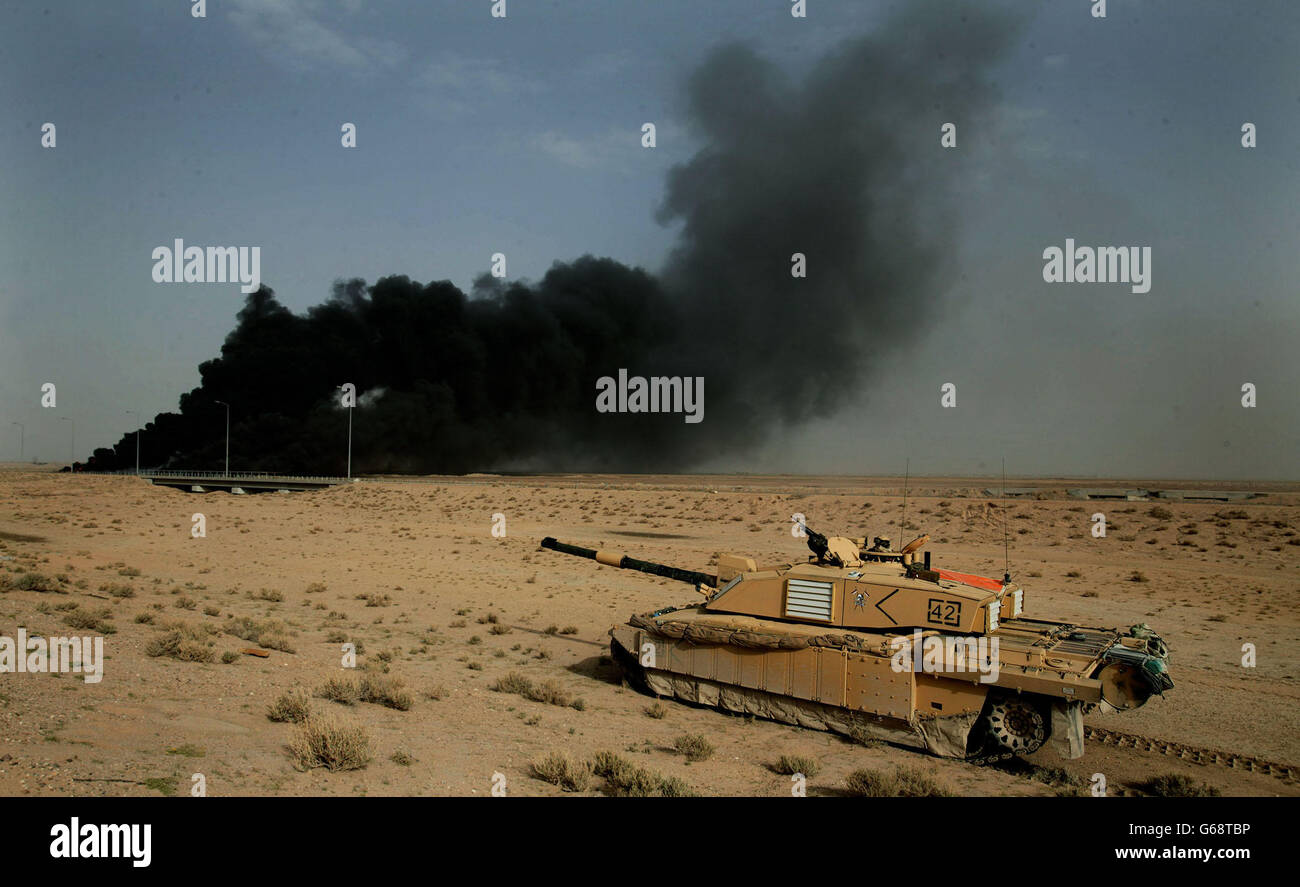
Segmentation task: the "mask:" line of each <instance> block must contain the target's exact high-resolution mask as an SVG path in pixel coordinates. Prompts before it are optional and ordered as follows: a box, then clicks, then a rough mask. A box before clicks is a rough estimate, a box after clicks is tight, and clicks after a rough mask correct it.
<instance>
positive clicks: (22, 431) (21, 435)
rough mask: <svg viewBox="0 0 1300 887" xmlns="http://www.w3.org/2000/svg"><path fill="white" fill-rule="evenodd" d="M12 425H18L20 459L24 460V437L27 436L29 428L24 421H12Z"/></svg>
mask: <svg viewBox="0 0 1300 887" xmlns="http://www.w3.org/2000/svg"><path fill="white" fill-rule="evenodd" d="M9 424H10V425H17V426H18V461H19V462H21V461H23V438H24V437H26V436H27V429H26V428H25V427H23V423H22V422H10V423H9Z"/></svg>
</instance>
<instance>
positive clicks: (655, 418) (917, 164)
mask: <svg viewBox="0 0 1300 887" xmlns="http://www.w3.org/2000/svg"><path fill="white" fill-rule="evenodd" d="M920 6H921V4H907V5H906V7H905V9H904V11H903V12H901V13H900V14H899V15H898V16H897V17H895V18H893V19H892V20H891V21H889V22H888V23H887V24H886V26H884V27H883V28H881V29H880V30H879V31H877V32H874V33H872V34H871V35H869V36H866V37H862V38H858V39H855V40H851V41H848V42H846V43H844V44H842V45H841V46H840V47H838V48H837V49H835V50H834V51H832V52H830V53H829V54H828V55H827V56H826V57H825V58H823V59H821V60H820V61H819V62H818V63H817V64H816V65H815V66H814V67H813V69H812V70H811V72H810V73H809V74H808V76H807V77H806V79H804V80H803V82H801V83H797V84H796V83H791V82H789V81H788V80H787V77H786V76H785V75H784V74H783V72H782V71H780V70H778V69H777V68H776V67H775V66H774V65H772V64H771V63H770V62H768V61H765V60H764V59H762V58H761V57H759V56H758V55H756V54H755V53H754V52H753V51H752V50H751V49H749V48H747V47H745V46H740V45H731V46H724V47H721V48H719V49H717V50H715V51H714V52H713V53H712V54H711V55H710V56H709V57H708V58H707V59H706V60H705V62H704V63H703V64H702V65H701V66H700V67H699V68H698V69H697V70H696V71H695V72H694V73H693V74H692V75H691V76H690V78H689V80H688V83H687V92H686V99H687V101H686V110H687V114H688V119H689V122H690V124H691V127H692V129H693V130H694V131H695V133H696V134H697V135H698V137H699V138H700V140H701V142H702V144H703V147H702V148H701V149H700V150H699V152H698V153H697V154H696V155H695V156H694V157H693V158H692V159H691V160H690V162H688V163H686V164H684V165H681V166H678V167H676V168H674V169H673V170H672V171H671V172H670V174H669V176H668V181H667V186H666V193H665V197H664V200H663V204H662V206H661V207H660V209H659V218H660V220H661V221H662V222H664V223H678V224H680V225H681V234H680V238H679V241H678V245H677V247H676V248H675V249H674V251H673V252H672V254H671V256H670V258H669V261H668V262H667V265H666V267H665V268H664V270H663V272H662V274H661V275H660V276H659V277H658V278H656V277H654V276H652V275H650V274H648V273H646V272H645V271H643V270H641V269H637V268H629V267H627V266H625V265H622V264H620V263H619V262H616V261H614V260H611V259H596V258H592V257H590V256H585V257H583V258H581V259H578V260H577V261H574V262H571V263H557V264H556V265H554V266H553V267H552V268H551V270H550V271H549V272H547V274H546V275H545V276H544V277H543V278H542V279H541V281H539V282H537V283H511V284H504V283H502V282H500V281H494V280H492V279H491V278H488V277H484V278H482V279H480V280H479V281H477V282H476V284H475V288H474V291H473V293H472V294H471V295H469V296H467V295H466V294H464V293H463V292H461V291H460V290H459V289H458V288H456V287H455V286H453V285H452V284H450V283H448V282H445V281H443V282H439V283H430V284H427V285H421V284H418V283H415V282H412V281H410V280H409V279H407V278H406V277H387V278H383V279H381V280H379V281H378V282H377V283H375V284H374V285H373V286H369V287H368V286H367V285H366V284H365V283H364V282H363V281H360V280H352V281H348V282H346V283H339V284H336V285H335V289H334V293H333V295H332V297H331V298H330V299H329V300H328V301H327V302H326V303H325V304H323V305H320V306H317V307H315V308H312V309H311V310H310V311H308V312H307V314H306V315H305V316H298V315H294V314H293V313H291V312H290V311H288V310H287V309H285V308H284V307H283V306H281V305H280V304H279V303H278V302H277V301H276V300H275V298H274V296H273V294H272V293H271V292H270V291H269V290H266V289H263V290H261V291H259V292H257V293H254V294H252V295H250V296H249V297H248V301H247V304H246V305H245V307H244V309H243V310H242V311H241V312H240V314H239V318H238V325H237V327H236V328H235V330H234V331H233V332H232V333H231V334H230V335H229V337H228V338H227V340H226V342H225V344H224V346H223V347H222V351H221V357H220V358H218V359H216V360H212V361H209V362H207V363H205V364H203V365H202V366H201V367H200V368H199V369H200V375H201V378H202V383H201V385H200V386H199V387H198V388H196V389H194V390H193V391H191V392H189V393H188V394H186V395H184V396H183V397H182V398H181V404H180V413H179V414H164V415H161V416H159V417H157V419H156V420H155V422H154V423H152V424H151V425H150V426H149V428H148V429H147V431H146V434H145V435H144V444H145V453H144V456H143V461H144V462H145V464H150V465H156V464H172V465H177V466H183V467H187V468H200V467H202V468H219V467H221V464H222V456H223V448H224V437H223V429H224V425H223V423H224V408H223V407H221V406H220V405H218V404H217V403H216V401H218V400H224V401H229V402H230V403H231V404H232V405H233V412H232V422H233V431H232V440H235V441H237V442H238V443H237V445H235V446H234V448H233V451H232V468H238V469H265V470H293V471H318V472H323V473H338V472H341V471H342V469H343V459H344V455H343V445H342V436H343V435H344V434H345V433H346V431H345V429H346V422H347V417H346V416H345V415H344V414H343V412H342V411H341V410H340V409H339V408H338V406H337V403H338V392H337V391H335V390H334V386H335V385H338V384H340V383H342V382H345V381H350V382H353V383H355V384H356V386H357V389H358V391H359V392H367V391H371V392H376V393H374V394H372V395H371V396H370V398H368V399H367V400H366V401H364V402H363V405H362V406H360V407H358V409H357V412H356V414H355V444H354V461H353V465H354V470H355V471H359V472H398V471H401V472H463V471H472V470H487V469H500V468H510V467H517V468H530V469H542V468H555V469H615V470H635V471H647V470H664V469H676V468H684V467H689V466H690V465H692V464H694V463H698V462H699V461H701V460H703V459H706V458H715V457H717V456H718V455H719V454H721V453H728V452H738V451H740V450H743V449H744V448H746V447H750V446H754V445H757V444H759V443H761V442H762V441H763V440H764V439H765V437H766V436H767V435H768V434H769V433H770V432H771V431H773V430H775V429H776V428H778V427H780V426H781V425H783V424H792V423H798V422H800V421H803V420H806V419H809V418H813V417H819V416H825V415H829V414H831V413H833V412H834V411H835V410H836V409H837V408H838V407H840V406H842V405H843V404H844V403H845V402H846V401H848V400H851V399H856V397H857V396H858V395H859V394H861V393H862V392H863V391H864V389H865V390H869V386H870V380H871V369H872V368H873V366H875V365H876V364H877V362H878V361H880V360H883V359H887V358H888V356H889V355H890V353H891V352H893V351H894V350H895V349H897V348H899V347H902V346H905V345H906V343H907V342H908V341H909V339H910V337H911V334H912V333H913V332H914V331H916V330H918V329H919V328H920V327H922V325H924V324H925V321H926V316H927V313H928V312H929V311H931V310H933V308H934V306H935V304H936V300H937V299H938V298H939V296H940V294H941V293H942V291H943V289H944V288H945V286H946V285H947V284H948V283H949V282H950V278H951V262H950V258H951V252H952V250H953V249H954V232H953V231H952V230H951V223H950V222H949V221H948V218H949V215H948V214H946V213H945V211H944V209H945V195H946V194H947V193H948V191H949V186H950V185H951V182H952V178H953V176H954V175H956V174H957V171H958V170H959V169H960V161H959V160H957V159H955V158H954V157H953V156H952V154H953V153H954V152H949V154H948V155H947V156H945V154H944V152H943V149H941V148H940V147H939V128H940V126H941V124H943V123H945V122H954V123H956V124H957V126H958V132H959V138H960V133H961V131H962V128H963V123H965V122H967V121H972V120H978V118H979V117H980V116H982V115H986V114H988V113H991V109H992V103H993V99H994V97H995V96H994V90H993V87H991V85H990V84H989V81H988V77H989V73H988V72H989V69H990V67H991V65H992V64H993V63H995V62H996V61H997V60H998V59H999V58H1000V57H1001V55H1002V53H1003V51H1004V50H1005V49H1006V47H1007V46H1008V45H1009V43H1010V42H1011V41H1012V39H1013V34H1012V30H1013V26H1012V25H1011V23H1010V22H1009V21H1007V20H1005V19H1004V18H1002V17H1001V16H997V15H995V14H993V13H990V12H987V11H975V10H974V9H973V8H966V7H961V6H958V5H956V4H941V5H940V4H935V5H933V6H931V5H929V4H926V10H925V11H921V10H920V9H919V7H920ZM796 252H799V253H803V254H805V255H806V257H807V263H808V276H807V278H805V279H795V278H792V277H791V273H790V269H791V256H792V254H793V253H796ZM623 367H625V368H627V369H628V370H629V372H630V373H631V374H639V375H645V376H654V375H664V376H702V377H704V380H705V410H704V415H705V418H704V421H703V422H702V423H700V424H687V423H685V422H683V420H682V416H681V415H680V414H666V415H665V414H658V415H656V414H601V413H598V412H597V411H596V410H595V406H594V404H595V395H596V388H595V384H596V380H597V379H598V378H600V377H602V376H607V375H615V374H616V373H617V371H618V370H619V368H623ZM378 389H382V392H379V391H377V390H378ZM134 447H135V441H134V437H133V436H130V435H128V436H126V437H124V438H123V440H122V442H121V443H119V444H118V446H117V447H116V448H115V449H114V450H113V451H109V450H100V451H97V452H96V459H95V463H96V466H97V467H106V468H109V467H126V466H129V465H132V464H134V457H135V453H134Z"/></svg>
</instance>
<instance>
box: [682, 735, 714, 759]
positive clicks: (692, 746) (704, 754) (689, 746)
mask: <svg viewBox="0 0 1300 887" xmlns="http://www.w3.org/2000/svg"><path fill="white" fill-rule="evenodd" d="M673 748H674V749H675V750H676V752H677V753H678V754H679V755H685V756H686V760H688V761H707V760H708V759H709V758H711V757H713V751H714V749H713V743H712V742H709V740H708V739H706V738H705V737H704V735H703V734H702V733H687V734H684V735H682V736H678V737H677V738H676V739H675V740H673Z"/></svg>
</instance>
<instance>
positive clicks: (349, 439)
mask: <svg viewBox="0 0 1300 887" xmlns="http://www.w3.org/2000/svg"><path fill="white" fill-rule="evenodd" d="M334 387H335V388H337V389H339V390H340V391H343V390H345V389H344V386H342V385H335V386H334ZM348 480H352V405H349V406H348Z"/></svg>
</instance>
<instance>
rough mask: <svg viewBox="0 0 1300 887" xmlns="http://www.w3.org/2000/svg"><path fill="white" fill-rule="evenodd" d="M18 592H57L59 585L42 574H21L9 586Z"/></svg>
mask: <svg viewBox="0 0 1300 887" xmlns="http://www.w3.org/2000/svg"><path fill="white" fill-rule="evenodd" d="M10 587H11V588H16V589H18V590H19V591H58V590H59V584H58V582H56V581H55V580H53V579H51V578H50V577H49V576H46V575H45V574H43V573H23V574H22V575H21V576H19V577H18V578H17V579H15V580H13V581H12V583H11V584H10Z"/></svg>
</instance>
